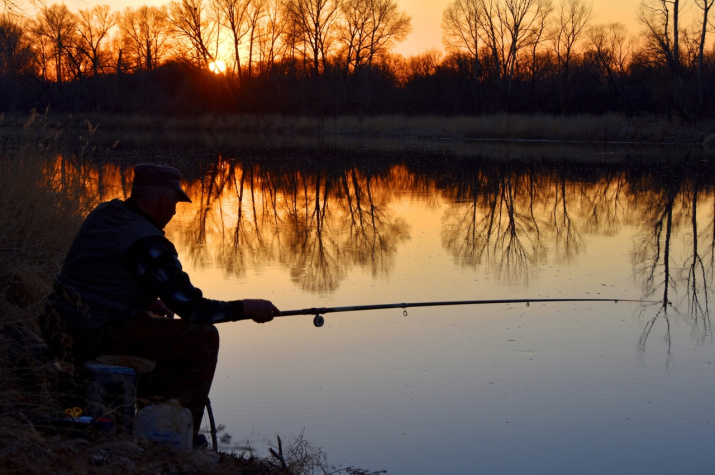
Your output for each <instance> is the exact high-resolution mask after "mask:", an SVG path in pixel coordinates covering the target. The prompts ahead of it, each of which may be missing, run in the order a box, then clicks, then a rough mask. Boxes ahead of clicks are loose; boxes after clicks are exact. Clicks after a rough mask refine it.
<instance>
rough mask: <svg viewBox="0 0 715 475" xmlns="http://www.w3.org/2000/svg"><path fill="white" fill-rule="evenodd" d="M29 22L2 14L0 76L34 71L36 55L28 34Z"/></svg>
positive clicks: (11, 75)
mask: <svg viewBox="0 0 715 475" xmlns="http://www.w3.org/2000/svg"><path fill="white" fill-rule="evenodd" d="M26 23H27V22H26V21H25V20H23V19H21V18H19V19H17V20H15V19H14V18H12V17H11V16H10V15H8V14H7V13H3V14H0V76H10V77H13V76H16V75H19V74H24V73H29V72H31V71H32V69H33V67H32V66H33V61H34V59H35V54H34V53H33V48H32V43H31V42H30V38H29V37H28V35H27V33H26V31H27V30H26V26H25V24H26Z"/></svg>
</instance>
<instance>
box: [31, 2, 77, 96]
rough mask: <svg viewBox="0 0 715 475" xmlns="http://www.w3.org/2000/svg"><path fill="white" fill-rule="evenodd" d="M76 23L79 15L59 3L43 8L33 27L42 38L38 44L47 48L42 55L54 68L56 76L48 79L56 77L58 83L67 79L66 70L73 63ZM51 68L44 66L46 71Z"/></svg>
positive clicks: (37, 35)
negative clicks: (72, 50)
mask: <svg viewBox="0 0 715 475" xmlns="http://www.w3.org/2000/svg"><path fill="white" fill-rule="evenodd" d="M76 25H77V16H76V15H75V14H73V13H72V12H70V11H69V9H68V8H67V7H66V6H65V5H61V4H58V3H55V4H53V5H51V6H49V7H44V8H42V9H41V10H40V12H39V14H38V15H37V17H36V19H35V22H34V26H33V28H32V32H33V34H34V35H35V36H36V37H37V38H38V39H39V40H40V41H39V43H37V44H36V46H38V47H43V48H46V49H45V52H44V54H43V55H42V56H43V57H44V58H45V59H46V60H48V61H49V62H51V66H50V67H52V69H54V71H53V73H54V74H53V76H54V77H50V78H46V79H54V80H55V81H57V82H58V83H62V81H63V80H64V79H65V72H66V70H67V69H69V68H70V67H71V63H72V60H71V54H72V52H71V49H72V48H73V46H74V43H75V28H76ZM49 69H50V68H49V67H47V68H43V70H44V71H45V72H46V73H48V72H49Z"/></svg>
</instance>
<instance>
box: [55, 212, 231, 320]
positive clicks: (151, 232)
mask: <svg viewBox="0 0 715 475" xmlns="http://www.w3.org/2000/svg"><path fill="white" fill-rule="evenodd" d="M157 298H161V300H162V301H163V302H164V303H165V304H166V305H167V306H168V307H169V308H170V309H171V310H172V311H174V312H175V313H176V314H178V315H179V316H180V317H181V318H183V319H188V320H189V321H191V322H195V323H217V322H220V321H233V320H240V319H242V318H243V306H242V304H241V302H240V301H231V302H222V301H216V300H210V299H205V298H203V294H202V292H201V290H199V289H197V288H196V287H194V286H193V285H192V284H191V281H190V280H189V277H188V275H187V274H186V273H185V272H184V271H183V270H182V268H181V263H180V262H179V260H178V254H177V252H176V249H175V248H174V246H173V244H171V242H170V241H169V240H168V239H166V237H164V232H163V231H162V230H161V229H160V228H159V227H158V226H157V225H156V223H155V222H154V221H153V219H152V218H151V217H150V216H149V215H147V214H146V213H144V212H143V211H141V210H140V209H139V208H138V207H137V206H136V205H135V204H134V203H133V202H132V201H131V198H130V199H129V200H127V201H122V200H119V199H115V200H112V201H108V202H105V203H102V204H100V205H99V206H97V207H96V208H95V209H94V210H93V211H92V212H91V213H90V214H89V215H88V216H87V218H86V220H85V222H84V223H83V224H82V226H81V228H80V230H79V232H78V234H77V236H76V238H75V240H74V242H73V243H72V246H71V247H70V250H69V252H68V254H67V258H66V260H65V263H64V265H63V266H62V271H61V272H60V275H59V276H58V277H57V279H56V283H55V292H54V293H53V296H52V297H51V299H50V305H52V306H53V307H54V310H55V311H56V313H57V314H59V315H60V317H61V319H62V322H63V323H64V325H65V326H67V327H69V328H101V327H103V326H105V325H107V324H112V323H115V324H119V323H121V322H122V321H125V320H128V319H131V318H133V317H134V316H136V315H140V314H144V313H146V310H147V308H148V307H149V306H150V305H151V304H152V303H153V302H154V301H156V299H157Z"/></svg>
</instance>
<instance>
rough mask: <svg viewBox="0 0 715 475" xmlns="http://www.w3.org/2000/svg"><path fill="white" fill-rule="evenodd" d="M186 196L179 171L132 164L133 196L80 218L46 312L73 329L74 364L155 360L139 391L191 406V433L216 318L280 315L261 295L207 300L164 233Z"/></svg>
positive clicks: (212, 365)
mask: <svg viewBox="0 0 715 475" xmlns="http://www.w3.org/2000/svg"><path fill="white" fill-rule="evenodd" d="M182 201H185V202H191V199H190V198H189V197H188V195H187V194H186V193H185V192H184V190H183V189H182V188H181V183H180V173H179V171H178V170H177V169H175V168H172V167H168V166H161V165H151V164H140V165H137V166H135V167H134V181H133V183H132V191H131V197H130V198H129V199H127V200H126V201H122V200H119V199H114V200H112V201H108V202H105V203H102V204H100V205H99V206H97V207H96V208H95V209H94V210H93V211H92V212H91V213H90V214H89V215H88V216H87V218H86V220H85V221H84V223H83V224H82V226H81V228H80V230H79V232H78V234H77V236H76V237H75V240H74V242H73V243H72V246H71V247H70V250H69V252H68V254H67V257H66V259H65V262H64V265H63V266H62V270H61V272H60V274H59V276H58V277H57V279H56V281H55V290H54V292H53V295H52V296H51V297H50V300H49V302H48V310H49V312H48V314H52V315H54V316H55V317H56V318H58V319H59V321H60V323H61V325H63V326H64V328H65V331H66V333H68V334H69V335H70V337H71V340H72V347H71V350H70V354H71V356H72V357H73V359H74V361H75V363H81V362H84V361H87V360H89V359H92V358H95V357H96V356H99V355H101V354H125V355H135V356H140V357H143V358H147V359H150V360H153V361H155V362H156V368H155V369H154V371H153V372H152V378H151V384H150V387H147V388H143V389H144V391H142V394H144V395H147V396H157V397H164V398H176V399H178V400H179V402H180V403H181V404H182V405H183V406H184V407H187V408H189V409H190V410H191V413H192V416H193V423H194V435H195V437H196V435H197V433H198V429H199V427H200V425H201V418H202V415H203V411H204V406H205V404H206V399H207V397H208V394H209V390H210V388H211V382H212V380H213V376H214V371H215V369H216V360H217V356H218V346H219V337H218V331H217V330H216V327H215V326H214V324H215V323H220V322H231V321H237V320H245V319H253V320H254V321H255V322H258V323H265V322H268V321H270V320H272V319H273V317H274V316H275V315H278V313H279V311H278V309H277V308H276V307H275V306H274V305H273V304H272V303H271V302H269V301H267V300H254V299H245V300H234V301H217V300H210V299H207V298H204V297H203V294H202V292H201V290H199V289H197V288H196V287H194V286H193V285H192V284H191V281H190V280H189V276H188V275H187V274H186V273H185V272H184V271H183V270H182V267H181V263H180V262H179V260H178V255H177V252H176V249H175V248H174V246H173V244H172V243H171V242H170V241H169V240H168V239H167V238H166V237H164V232H163V229H164V227H165V226H166V225H167V224H168V223H169V221H170V220H171V218H172V217H173V216H174V214H176V205H177V203H178V202H182ZM174 312H175V313H176V314H178V315H179V316H180V317H181V319H180V320H178V319H173V317H174ZM140 389H142V388H140Z"/></svg>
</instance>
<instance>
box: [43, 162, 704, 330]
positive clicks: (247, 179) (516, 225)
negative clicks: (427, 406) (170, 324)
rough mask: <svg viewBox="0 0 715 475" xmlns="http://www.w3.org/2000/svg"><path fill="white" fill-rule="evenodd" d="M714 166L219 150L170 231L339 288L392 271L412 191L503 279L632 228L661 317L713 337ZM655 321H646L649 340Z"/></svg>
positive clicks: (469, 255) (310, 284) (455, 248)
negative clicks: (671, 312)
mask: <svg viewBox="0 0 715 475" xmlns="http://www.w3.org/2000/svg"><path fill="white" fill-rule="evenodd" d="M706 165H707V164H703V163H701V162H699V161H697V160H690V159H689V158H686V159H684V160H681V161H680V162H678V163H672V164H669V163H666V162H657V163H656V164H653V163H650V164H645V165H644V164H642V163H636V164H633V165H632V166H629V167H626V166H623V165H621V164H610V165H608V166H606V165H594V164H588V165H580V164H579V163H573V162H569V163H566V162H564V163H561V162H554V161H551V162H540V161H537V160H523V159H512V158H510V157H508V156H507V157H506V158H505V159H504V160H499V161H497V160H491V159H487V158H481V157H470V158H469V159H455V160H453V161H446V160H443V159H439V160H436V159H435V160H426V161H419V160H415V161H412V162H411V161H409V160H399V159H397V160H392V161H390V160H387V159H381V160H365V161H364V162H360V161H359V160H358V161H354V160H353V161H351V160H345V161H342V160H338V159H335V157H325V158H324V159H321V160H316V159H307V160H300V159H292V158H291V159H290V160H288V159H286V160H278V159H272V161H265V160H262V159H261V158H260V157H257V158H255V159H253V158H252V159H247V158H241V157H240V156H234V157H231V158H226V157H223V156H218V157H217V158H216V159H215V160H213V161H211V162H207V161H202V162H201V165H200V166H199V168H200V169H199V170H198V172H196V173H195V174H196V176H198V178H197V179H194V180H188V181H187V182H186V183H185V186H186V187H187V189H189V191H190V194H191V196H192V198H193V199H194V203H192V204H190V205H189V204H187V206H186V207H185V208H183V209H184V210H185V211H184V217H183V219H182V220H180V221H179V222H173V223H172V225H173V226H174V228H172V229H171V230H169V231H168V232H171V233H174V235H172V236H171V238H172V240H174V241H175V242H177V247H179V248H181V249H182V252H184V253H185V254H186V255H187V256H188V260H189V262H190V263H191V265H193V266H197V267H208V266H214V267H218V268H220V269H222V270H223V271H224V272H225V273H226V274H228V275H234V276H243V275H245V274H246V271H247V269H248V268H250V267H256V266H264V265H279V266H283V267H284V268H286V269H287V270H288V272H289V274H290V276H291V279H292V280H293V282H295V283H296V285H298V286H300V288H302V289H304V290H306V291H311V292H331V291H333V290H335V289H336V288H337V287H338V286H339V285H340V284H341V282H343V281H344V279H345V278H346V277H347V276H348V275H349V273H350V272H351V270H352V269H354V268H359V269H364V270H365V271H366V272H369V274H370V275H371V276H373V277H375V278H379V277H383V276H385V275H389V273H390V272H391V269H392V268H393V267H394V264H395V258H396V256H397V253H398V250H399V248H400V245H401V244H402V243H403V242H404V241H405V240H406V239H407V238H408V236H409V232H410V229H409V226H408V225H407V223H406V221H405V220H404V219H403V218H402V217H401V216H400V215H399V214H398V213H396V211H395V209H397V204H398V202H399V200H401V199H405V197H411V196H420V199H421V200H422V201H427V202H428V206H434V207H444V209H445V211H444V214H443V221H442V229H441V240H442V245H443V247H444V248H445V249H447V250H448V251H449V252H450V254H451V255H452V256H453V258H454V261H455V262H456V263H457V264H458V265H460V266H464V267H469V268H473V269H482V270H485V271H486V272H491V273H493V274H494V275H495V276H496V277H497V278H499V279H501V280H503V281H507V282H526V281H528V280H529V279H530V278H531V276H533V275H534V274H535V273H537V272H539V269H540V266H542V265H543V264H545V263H548V262H549V260H553V261H555V262H559V263H561V264H569V263H572V262H573V261H574V259H575V257H576V256H578V255H579V254H580V253H582V252H584V251H585V249H586V240H585V236H586V235H587V234H593V235H613V234H614V233H616V232H617V231H618V230H619V229H620V227H622V226H624V225H628V226H636V227H637V228H638V234H637V244H636V246H635V247H634V250H633V262H634V264H635V271H636V274H635V275H636V277H637V278H638V280H639V281H640V282H641V283H642V285H643V296H644V297H650V296H657V297H658V300H660V301H661V302H663V303H664V305H663V309H662V312H660V313H659V315H660V317H658V318H661V317H662V316H666V317H667V312H668V308H667V307H666V306H665V302H668V301H673V303H674V305H675V306H677V307H683V308H685V307H687V309H688V314H689V315H691V318H692V322H693V328H694V332H695V333H696V334H697V335H700V336H701V337H706V336H708V337H709V336H710V335H711V325H710V320H709V302H710V292H711V288H710V286H711V281H712V279H713V276H714V274H715V272H714V269H715V204H714V203H713V201H714V198H713V184H712V183H711V178H710V177H709V175H708V173H709V172H708V168H707V166H706ZM48 175H50V176H52V177H53V178H52V179H53V180H55V181H56V182H57V183H58V184H60V185H59V186H60V187H61V183H63V182H69V181H77V180H81V181H82V182H83V183H85V182H86V184H87V185H86V188H87V189H88V190H89V192H90V193H91V194H92V196H94V197H95V199H96V198H97V197H98V198H99V199H111V198H113V197H121V198H126V196H127V194H128V190H129V186H130V183H131V178H132V177H131V170H130V168H125V167H121V166H118V165H115V164H112V163H111V162H99V163H89V162H76V161H73V160H70V159H65V158H63V157H58V159H57V160H55V161H53V162H52V163H51V164H48ZM425 197H428V199H425ZM703 216H708V218H707V222H704V221H703ZM657 321H659V320H657V319H656V321H654V322H653V323H652V324H647V325H646V328H645V330H644V333H643V334H644V339H643V343H644V344H645V341H647V339H648V335H649V334H650V333H651V332H652V328H653V326H654V325H655V323H657ZM666 328H667V325H666Z"/></svg>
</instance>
